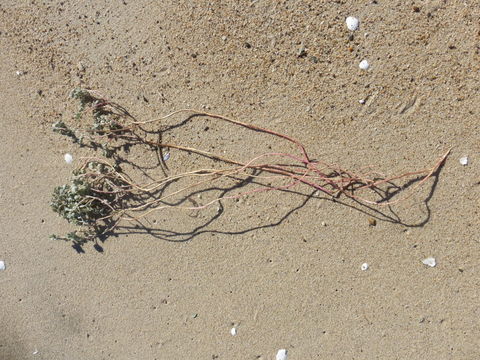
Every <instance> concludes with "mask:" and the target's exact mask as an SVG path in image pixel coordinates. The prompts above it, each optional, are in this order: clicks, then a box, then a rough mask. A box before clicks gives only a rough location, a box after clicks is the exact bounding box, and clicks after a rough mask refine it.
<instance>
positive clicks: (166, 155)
mask: <svg viewBox="0 0 480 360" xmlns="http://www.w3.org/2000/svg"><path fill="white" fill-rule="evenodd" d="M168 159H170V153H166V154H165V155H163V161H168Z"/></svg>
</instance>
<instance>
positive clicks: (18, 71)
mask: <svg viewBox="0 0 480 360" xmlns="http://www.w3.org/2000/svg"><path fill="white" fill-rule="evenodd" d="M15 74H17V76H22V75H23V71H20V70H17V71H15Z"/></svg>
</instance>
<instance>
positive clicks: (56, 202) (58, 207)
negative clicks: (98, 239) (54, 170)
mask: <svg viewBox="0 0 480 360" xmlns="http://www.w3.org/2000/svg"><path fill="white" fill-rule="evenodd" d="M86 169H87V170H90V171H92V170H94V171H95V172H97V174H102V172H105V166H104V165H103V164H98V163H94V162H90V163H89V164H88V166H87V168H86ZM73 175H74V176H73V179H72V181H71V183H70V184H65V185H61V186H57V187H56V188H55V189H54V190H53V197H52V201H51V206H52V209H53V211H55V212H57V213H58V214H59V215H60V216H62V217H63V218H65V219H66V220H67V221H68V222H69V223H72V224H74V225H80V226H82V225H90V224H92V223H94V222H95V221H96V220H98V219H100V218H102V217H105V216H107V215H108V214H109V213H110V211H111V209H110V208H109V207H108V206H106V203H105V202H102V201H100V200H99V199H100V198H99V196H101V199H102V200H104V201H111V200H112V196H111V195H109V194H99V193H98V191H94V190H93V186H92V185H93V184H92V183H91V182H90V181H91V180H90V179H91V177H89V176H86V170H85V169H82V170H77V171H74V173H73ZM98 185H100V187H103V186H101V185H102V184H101V183H98V184H97V186H98ZM97 190H99V189H97ZM109 190H110V191H111V190H113V189H109Z"/></svg>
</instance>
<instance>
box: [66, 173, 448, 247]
mask: <svg viewBox="0 0 480 360" xmlns="http://www.w3.org/2000/svg"><path fill="white" fill-rule="evenodd" d="M443 166H444V164H442V165H441V166H440V167H439V168H438V169H437V170H436V171H435V172H434V173H433V174H432V176H431V178H432V182H431V185H430V186H429V187H428V194H427V195H426V196H425V197H424V198H423V199H422V200H421V203H422V207H423V208H424V211H423V212H422V217H421V219H419V220H417V221H414V222H408V221H406V220H403V219H402V218H401V217H400V215H398V213H397V211H396V210H395V205H387V206H385V207H378V206H374V205H368V204H364V203H362V202H360V201H358V200H354V199H349V198H347V199H340V198H334V197H331V196H323V195H319V194H318V191H316V190H314V191H310V193H305V192H300V191H293V190H280V191H282V192H285V193H288V194H290V195H293V196H294V197H296V198H298V200H299V201H298V202H297V203H296V204H292V206H291V208H290V209H287V210H286V211H284V212H283V213H280V214H279V213H278V211H277V214H276V219H275V220H274V221H271V220H266V219H262V218H260V219H259V220H260V224H257V225H254V226H247V225H245V226H244V228H243V229H239V230H228V228H227V229H226V228H225V226H227V225H225V224H228V222H225V221H223V219H222V216H224V215H225V206H228V204H225V205H224V204H223V203H222V202H219V203H218V208H217V211H216V212H215V213H214V214H212V215H210V216H206V218H205V219H203V221H202V222H201V224H198V225H196V226H194V227H193V228H191V229H189V230H187V231H182V230H181V229H180V228H181V227H182V225H181V224H178V225H177V226H173V227H172V228H171V229H166V228H161V227H159V226H156V224H152V223H151V222H150V221H141V220H138V221H136V222H135V223H134V224H132V225H122V224H120V225H119V226H117V227H116V228H115V230H114V231H111V232H107V233H105V234H103V235H101V236H99V237H98V241H100V242H101V243H104V242H105V241H107V239H109V238H111V237H119V236H125V235H127V236H128V235H148V236H152V237H154V238H156V239H160V240H164V241H169V242H186V241H190V240H193V239H195V238H196V237H198V236H200V235H204V234H218V235H227V236H231V235H243V234H247V233H250V232H256V231H258V230H261V229H268V228H275V227H277V226H280V225H282V224H283V223H284V222H285V221H286V220H287V219H288V218H289V217H290V216H292V215H293V214H295V213H296V212H298V211H300V210H301V209H302V208H304V207H305V206H306V205H307V204H308V203H310V202H313V201H322V202H330V203H333V204H336V205H339V206H344V207H347V208H350V209H353V210H355V211H357V212H359V213H361V214H363V215H365V216H368V217H370V218H374V219H376V220H378V221H379V222H385V223H390V224H395V225H400V226H403V227H406V228H418V227H423V226H424V225H426V224H427V223H428V222H429V220H430V217H431V209H430V207H429V202H430V200H431V199H432V197H433V195H434V192H435V189H436V187H437V184H438V182H439V178H440V173H441V169H442V168H443ZM422 179H423V177H417V178H415V179H411V180H410V181H408V182H407V183H406V184H403V185H402V186H398V185H396V184H393V183H391V184H389V186H390V187H389V191H388V193H387V194H384V197H383V200H384V201H388V200H390V199H391V198H392V197H393V196H395V195H396V194H398V193H399V192H400V191H403V190H407V189H408V188H409V187H411V186H413V185H414V184H416V183H418V182H419V181H422ZM253 182H254V181H251V180H247V181H244V182H243V183H239V184H237V185H236V186H233V187H231V188H229V189H219V188H208V189H205V190H202V191H195V192H192V193H191V194H188V196H186V197H185V200H184V201H186V199H188V198H190V197H193V196H198V195H201V193H203V192H208V191H221V192H222V195H223V196H226V195H227V194H228V193H229V192H230V191H233V190H235V189H237V188H240V187H242V186H246V185H247V184H248V183H253ZM258 185H261V184H258ZM220 197H222V196H220ZM180 202H181V201H180ZM180 202H179V204H180ZM172 206H174V204H172ZM247 206H248V205H247ZM246 210H247V211H248V209H246ZM216 223H221V224H219V225H218V226H216ZM310 226H320V224H318V223H313V224H312V225H310ZM220 228H223V230H220ZM73 247H74V249H75V250H77V251H78V252H83V249H82V247H81V246H78V245H77V246H73ZM95 249H96V250H97V251H100V252H101V251H103V249H102V247H101V246H100V245H99V244H98V243H96V245H95Z"/></svg>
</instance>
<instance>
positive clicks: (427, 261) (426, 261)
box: [422, 257, 437, 267]
mask: <svg viewBox="0 0 480 360" xmlns="http://www.w3.org/2000/svg"><path fill="white" fill-rule="evenodd" d="M422 263H424V264H425V265H428V266H430V267H434V266H435V265H437V263H436V261H435V258H433V257H428V258H426V259H423V260H422Z"/></svg>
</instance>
